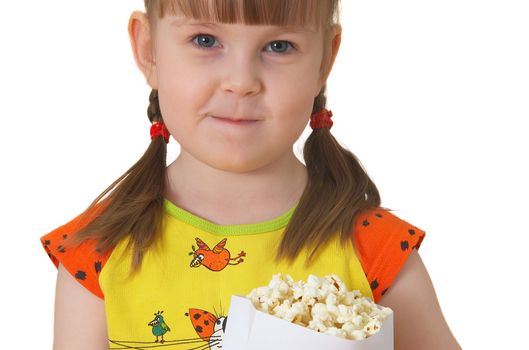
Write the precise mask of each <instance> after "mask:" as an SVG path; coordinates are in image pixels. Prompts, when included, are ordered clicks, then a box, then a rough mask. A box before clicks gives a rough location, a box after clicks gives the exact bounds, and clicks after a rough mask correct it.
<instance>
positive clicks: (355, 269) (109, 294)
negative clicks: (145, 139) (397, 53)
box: [41, 0, 459, 350]
mask: <svg viewBox="0 0 529 350" xmlns="http://www.w3.org/2000/svg"><path fill="white" fill-rule="evenodd" d="M145 9H146V13H143V12H139V11H136V12H134V13H133V14H132V15H131V18H130V21H129V35H130V39H131V44H132V49H133V53H134V58H135V60H136V63H137V65H138V67H139V69H140V70H141V72H142V73H143V74H144V75H145V78H146V80H147V83H148V84H149V86H150V87H151V88H152V92H151V94H150V98H149V100H150V104H149V107H148V109H147V114H148V117H149V120H150V122H151V123H152V126H151V129H150V136H151V143H150V145H149V147H148V149H147V151H146V152H145V154H144V155H143V156H142V157H141V159H140V160H139V161H138V162H137V163H136V164H134V165H133V166H132V167H131V168H130V169H129V170H128V171H127V172H126V173H125V174H123V175H122V176H121V177H119V178H118V179H117V180H116V181H115V182H114V183H112V184H111V185H110V186H109V187H108V188H107V189H106V190H105V191H103V192H102V193H101V194H100V195H99V196H98V197H97V198H96V199H95V200H94V201H93V202H92V203H91V205H90V206H89V207H88V208H87V209H86V210H85V211H84V212H83V213H81V214H79V215H78V216H77V217H76V218H74V219H73V220H71V221H69V222H67V223H66V224H64V225H62V226H60V227H58V228H56V229H54V230H53V231H51V232H49V233H48V234H46V235H44V236H42V237H41V242H42V244H43V247H44V249H45V250H46V252H47V253H48V255H49V257H50V258H51V260H52V262H53V263H54V264H55V266H56V267H57V268H58V271H59V272H58V280H57V292H56V293H57V294H56V309H55V336H54V349H104V348H107V347H109V348H110V349H125V348H127V349H140V348H141V349H144V348H150V347H155V346H159V345H158V344H163V347H164V348H174V349H221V348H222V339H223V335H224V330H225V327H226V323H227V321H228V318H227V311H228V309H229V304H230V297H231V295H232V294H238V295H246V294H247V293H249V292H250V291H251V290H252V289H253V288H255V287H257V286H261V285H266V284H267V283H268V281H269V280H270V279H271V276H272V275H273V274H276V273H279V272H280V273H282V274H290V275H291V276H292V277H293V278H294V280H300V279H303V280H306V278H307V276H308V275H309V274H315V275H319V276H323V275H326V274H337V275H338V276H340V278H342V280H343V281H344V282H345V283H346V284H347V287H348V289H350V290H353V289H356V290H360V291H361V293H362V294H363V295H364V296H367V297H369V298H371V299H372V300H373V301H374V302H376V303H379V304H381V305H385V306H389V307H391V308H392V309H393V310H394V312H395V347H396V349H399V350H402V349H408V350H410V349H411V350H412V349H441V348H442V349H458V348H459V347H458V346H457V343H456V342H455V339H453V337H452V336H451V334H450V331H449V329H448V327H447V325H446V323H444V319H443V318H442V313H441V310H440V308H439V305H438V303H437V299H436V297H435V293H434V292H433V286H431V283H428V282H429V279H427V276H428V275H427V273H426V270H425V269H424V265H422V262H421V261H420V258H419V256H418V254H417V252H416V250H417V249H418V248H419V247H420V245H421V242H422V241H423V238H424V236H425V232H424V231H423V230H421V229H419V228H417V227H415V226H413V225H412V224H410V223H408V222H406V221H404V220H402V219H400V218H398V217H397V216H396V215H395V214H393V213H391V212H390V209H387V208H384V207H382V206H381V205H380V204H381V201H380V196H379V192H378V190H377V187H376V186H375V184H374V183H373V182H372V181H371V179H370V178H369V176H368V175H367V173H366V172H365V171H364V170H363V168H362V166H361V164H360V162H359V161H358V160H357V159H356V157H355V156H354V155H353V154H352V153H351V152H350V151H348V150H347V149H345V148H343V147H342V146H340V144H339V142H338V141H337V140H336V139H335V138H334V137H333V136H332V134H331V132H330V129H331V127H332V126H333V121H332V119H331V117H333V114H332V112H331V111H330V110H328V109H327V108H326V106H325V103H326V96H325V90H326V80H327V77H328V76H329V73H330V71H331V67H332V65H333V63H334V61H335V58H336V55H337V52H338V48H339V46H340V38H341V26H340V24H339V20H338V18H339V3H338V0H290V1H273V0H266V1H265V0H260V1H259V0H252V1H250V0H246V1H227V0H226V1H221V0H217V1H211V0H210V1H206V0H145ZM309 120H310V126H311V128H312V129H313V131H312V134H311V135H310V137H309V138H308V139H307V141H306V143H305V145H304V152H303V156H304V160H305V164H303V163H301V162H300V161H299V160H298V159H297V158H296V156H295V155H294V153H293V147H292V146H293V144H294V143H295V141H296V140H297V139H298V138H299V137H300V135H301V133H302V132H303V130H304V129H305V127H306V125H307V122H309ZM170 136H172V137H173V138H174V139H175V141H176V142H178V143H179V144H180V146H181V152H180V154H179V156H178V158H177V159H176V160H175V161H174V162H173V163H171V164H170V165H169V166H166V151H167V146H166V144H167V143H168V142H169V139H170ZM106 194H108V195H107V196H106V197H105V195H106ZM103 197H104V198H103ZM414 249H415V251H414ZM407 261H408V262H407ZM406 262H407V263H406ZM405 263H406V265H405ZM397 275H398V276H399V278H398V279H397V278H396V277H397ZM392 289H395V290H394V291H393V290H392ZM87 291H88V292H87ZM410 301H412V302H410ZM415 301H416V303H415ZM416 305H419V306H416ZM443 341H444V343H443Z"/></svg>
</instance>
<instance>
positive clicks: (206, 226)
mask: <svg viewBox="0 0 529 350" xmlns="http://www.w3.org/2000/svg"><path fill="white" fill-rule="evenodd" d="M297 206H298V204H297V203H296V205H294V206H293V207H292V208H290V209H289V210H288V211H287V212H285V213H283V214H281V215H280V216H278V217H276V218H274V219H271V220H268V221H262V222H257V223H254V224H241V225H217V224H214V223H212V222H211V221H208V220H206V219H203V218H201V217H199V216H197V215H194V214H192V213H190V212H188V211H186V210H184V209H182V208H180V207H178V206H177V205H176V204H174V203H173V202H171V201H169V200H168V199H167V198H164V207H165V211H166V212H167V213H168V214H169V215H171V216H173V217H174V218H176V219H178V220H180V221H183V222H185V223H187V224H189V225H191V226H193V227H196V228H198V229H200V230H203V231H207V232H210V233H212V234H215V235H223V236H224V235H247V234H257V233H265V232H270V231H277V230H279V229H281V228H283V227H285V226H286V225H287V224H288V222H289V221H290V218H291V217H292V214H293V213H294V210H295V209H296V207H297Z"/></svg>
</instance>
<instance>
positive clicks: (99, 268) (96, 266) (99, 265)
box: [94, 261, 101, 273]
mask: <svg viewBox="0 0 529 350" xmlns="http://www.w3.org/2000/svg"><path fill="white" fill-rule="evenodd" d="M94 267H95V269H96V273H99V272H100V271H101V261H96V262H95V263H94Z"/></svg>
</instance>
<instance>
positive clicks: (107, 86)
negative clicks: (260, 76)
mask: <svg viewBox="0 0 529 350" xmlns="http://www.w3.org/2000/svg"><path fill="white" fill-rule="evenodd" d="M342 4H343V6H342V9H343V13H342V26H343V36H342V46H341V49H340V52H339V54H338V58H337V61H336V64H335V67H334V70H333V72H332V73H331V76H330V78H329V81H328V108H329V109H331V110H332V111H333V114H334V116H333V120H334V123H335V124H334V126H333V129H332V133H333V134H334V135H335V137H336V138H337V139H338V140H340V142H342V143H343V144H344V145H345V146H346V147H348V148H349V149H350V150H351V151H352V152H353V153H354V154H355V155H356V156H357V157H358V158H359V159H360V160H361V162H362V164H363V165H364V167H365V168H366V170H367V171H368V173H369V175H370V176H371V177H372V179H373V180H374V182H375V183H376V185H377V186H378V188H379V190H380V193H381V196H382V200H383V202H382V204H383V205H384V206H386V207H390V208H393V209H396V211H395V214H396V215H398V216H400V217H401V218H403V219H405V220H407V221H408V222H410V223H412V224H414V225H416V226H417V227H419V228H422V229H424V230H426V231H427V236H426V238H425V240H424V242H423V244H422V246H421V249H420V250H419V252H420V254H421V257H422V258H423V261H424V263H425V265H426V267H427V269H428V271H429V273H430V276H431V278H432V281H433V283H434V286H435V288H436V291H437V295H438V298H439V301H440V304H441V307H442V309H443V312H444V315H445V317H446V320H447V322H448V324H449V325H450V328H451V329H452V331H453V333H454V335H455V337H456V338H457V339H458V341H459V343H460V344H461V346H462V347H463V348H464V349H495V348H504V349H507V348H520V347H522V345H521V344H522V340H523V341H524V343H523V344H526V342H527V341H526V340H525V332H526V331H527V320H526V319H527V312H528V311H529V310H528V307H527V305H526V302H527V301H526V299H527V298H525V295H526V293H527V290H528V289H527V287H528V283H527V277H526V276H527V274H526V271H525V270H526V268H527V266H528V264H527V256H528V254H529V252H527V247H526V242H527V240H526V239H524V237H527V235H528V234H529V229H528V222H527V209H528V206H527V196H528V195H529V186H528V185H527V182H526V181H527V179H528V178H529V171H528V167H527V163H528V155H527V149H529V141H528V140H527V133H528V131H529V130H528V127H527V123H526V122H527V120H528V118H529V68H528V67H529V64H528V62H529V21H528V20H527V19H528V18H529V6H528V3H527V2H526V1H513V0H501V1H500V0H496V1H484V0H481V1H470V0H445V1H435V2H434V1H418V0H417V1H411V0H402V1H398V2H397V1H350V0H342ZM142 6H143V2H142V1H140V0H113V1H108V0H105V1H103V0H92V1H89V2H79V1H69V0H68V1H66V0H55V1H36V0H26V1H4V2H3V4H2V9H1V11H0V35H1V41H0V42H1V44H2V45H1V47H0V50H1V51H0V52H1V54H0V109H1V113H2V126H1V130H2V137H1V138H0V142H1V147H0V151H1V159H2V163H3V166H2V171H1V173H0V174H1V175H0V176H1V181H0V186H1V188H0V190H1V192H0V193H1V197H0V198H1V199H0V200H1V205H2V209H3V213H4V215H2V224H3V230H2V231H3V232H2V235H3V238H2V247H3V249H2V254H0V259H1V261H0V268H1V274H2V279H3V281H4V282H3V283H2V285H3V288H2V290H3V293H2V296H3V297H2V305H1V310H2V314H1V316H0V322H1V329H3V331H4V332H5V334H6V336H4V337H3V339H2V348H6V349H8V348H30V347H31V346H32V345H33V346H34V348H38V349H45V348H51V346H52V335H53V305H54V293H55V279H56V274H57V272H56V269H55V267H53V265H52V263H51V261H50V260H49V258H48V256H47V254H46V253H45V252H44V250H43V248H42V247H41V245H40V242H39V237H40V236H41V235H44V234H46V233H48V232H49V231H51V230H52V229H54V228H56V227H58V226H60V225H62V224H64V223H66V222H67V221H69V220H71V219H72V218H73V217H74V216H76V215H77V214H79V213H80V212H81V211H82V210H83V209H85V208H86V206H87V205H88V204H89V203H90V201H91V200H92V199H93V198H95V196H96V195H97V194H99V193H100V192H101V191H102V190H103V189H105V188H106V187H107V186H108V185H109V184H110V183H111V182H112V181H114V180H115V179H116V178H117V177H118V176H120V175H121V174H122V173H123V172H125V171H126V170H127V169H128V168H129V167H130V166H131V165H132V164H133V163H134V162H136V160H138V159H139V157H140V156H141V155H142V154H143V152H144V151H145V149H146V148H147V146H148V144H149V142H150V137H149V127H150V124H149V122H148V119H147V115H146V108H147V105H148V94H149V92H150V89H149V87H148V85H147V84H146V82H145V80H144V78H143V76H142V75H141V73H140V71H139V70H138V68H137V67H136V65H135V62H134V60H133V56H132V52H131V48H130V43H129V38H128V34H127V23H128V18H129V15H130V13H131V12H132V11H133V10H134V9H143V7H142ZM309 132H310V128H309V127H308V126H307V130H306V134H304V136H302V140H304V138H305V137H306V136H307V135H308V133H309ZM299 147H301V143H300V144H296V149H298V148H299ZM169 152H170V154H169V157H168V162H170V161H172V160H173V159H174V158H175V157H176V155H177V153H178V147H177V144H176V143H175V142H174V139H171V142H170V143H169ZM298 155H299V153H298ZM523 266H526V268H523ZM24 324H25V326H24ZM17 329H18V331H16V330H17ZM8 335H9V336H8ZM516 344H518V346H516ZM10 345H11V346H10Z"/></svg>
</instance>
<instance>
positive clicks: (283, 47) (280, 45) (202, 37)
mask: <svg viewBox="0 0 529 350" xmlns="http://www.w3.org/2000/svg"><path fill="white" fill-rule="evenodd" d="M195 39H198V43H197V42H195ZM191 41H192V42H193V43H194V44H195V46H196V47H197V48H199V49H202V50H208V49H210V48H213V46H211V45H212V44H213V43H214V42H215V37H214V36H213V35H209V34H197V35H195V36H194V37H193V38H192V40H191ZM269 45H270V46H271V47H272V48H276V49H278V51H272V52H274V53H279V54H284V53H286V52H288V51H287V50H288V46H289V45H290V46H291V47H292V49H295V47H294V45H293V44H292V43H291V42H290V41H286V40H276V41H272V42H271V43H270V44H269Z"/></svg>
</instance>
